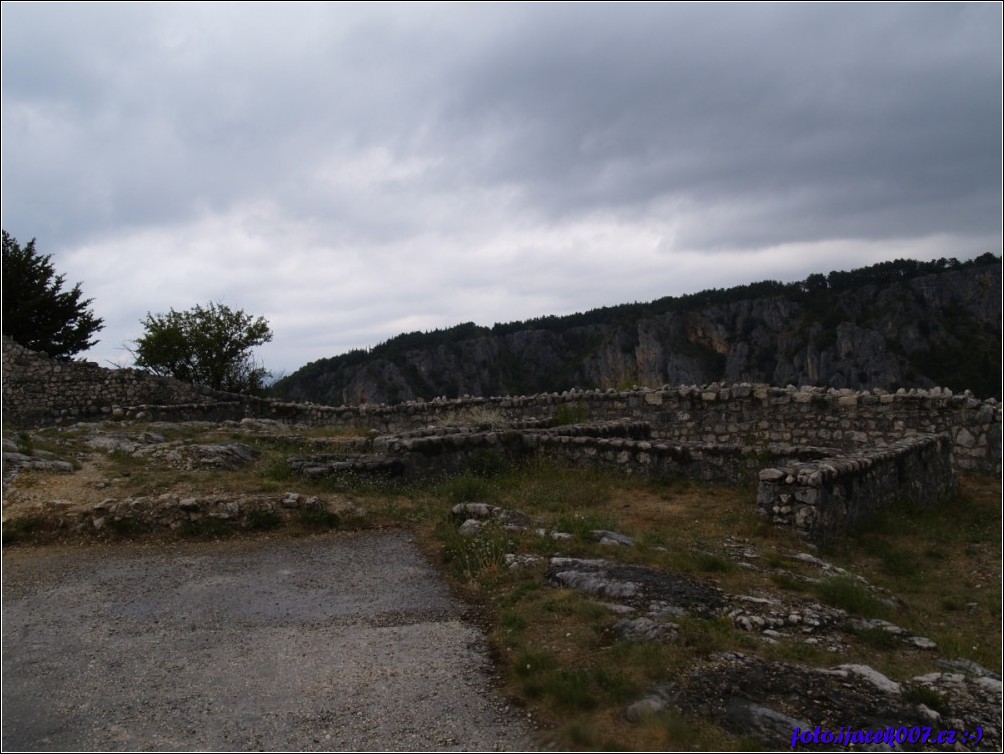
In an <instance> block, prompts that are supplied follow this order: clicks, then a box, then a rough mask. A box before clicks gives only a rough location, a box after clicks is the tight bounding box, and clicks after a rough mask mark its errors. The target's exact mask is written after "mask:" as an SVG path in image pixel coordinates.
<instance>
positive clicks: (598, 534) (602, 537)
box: [592, 529, 634, 546]
mask: <svg viewBox="0 0 1004 754" xmlns="http://www.w3.org/2000/svg"><path fill="white" fill-rule="evenodd" d="M592 535H593V539H594V540H596V541H597V542H599V543H600V544H601V545H627V546H634V539H632V538H631V537H629V536H627V535H626V534H618V533H617V532H615V531H606V530H605V529H597V530H595V531H593V532H592Z"/></svg>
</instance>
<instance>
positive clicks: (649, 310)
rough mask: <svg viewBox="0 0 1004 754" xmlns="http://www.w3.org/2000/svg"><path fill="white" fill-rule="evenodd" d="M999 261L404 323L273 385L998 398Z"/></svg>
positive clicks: (391, 390)
mask: <svg viewBox="0 0 1004 754" xmlns="http://www.w3.org/2000/svg"><path fill="white" fill-rule="evenodd" d="M1001 290H1002V280H1001V260H1000V258H999V257H994V256H992V255H989V254H985V255H983V256H982V257H980V258H978V259H977V260H973V261H971V262H966V263H958V262H955V261H954V260H952V261H946V260H939V261H938V262H927V263H922V262H913V261H909V260H898V261H896V262H888V263H883V264H880V265H875V266H874V267H869V268H865V269H863V270H856V271H852V272H833V273H830V274H829V275H828V276H824V275H812V276H810V277H809V278H807V279H806V280H805V281H803V282H801V283H792V284H781V283H774V282H765V283H757V284H754V285H749V286H742V287H739V288H733V289H728V290H724V291H704V292H702V293H698V294H693V295H691V296H683V297H671V298H665V299H661V300H659V301H655V302H652V303H649V304H629V305H624V306H620V307H613V308H607V309H598V310H594V311H590V312H586V313H584V314H576V315H571V316H567V317H545V318H541V319H539V320H533V321H530V322H517V323H511V324H506V325H496V326H495V327H493V328H486V327H478V326H476V325H474V324H471V323H467V324H464V325H459V326H457V327H455V328H451V329H449V330H446V331H436V332H433V333H410V334H406V335H401V336H398V337H397V338H393V339H391V340H390V341H388V342H387V343H384V344H382V345H380V346H378V347H376V348H374V349H373V350H372V351H370V352H362V351H355V352H351V353H349V354H344V355H342V356H336V357H334V358H330V359H322V360H320V361H317V362H313V363H312V364H308V365H307V366H305V367H303V368H301V369H300V370H298V371H297V372H295V373H294V374H292V375H290V376H288V377H286V378H285V379H283V380H281V381H280V382H279V383H277V384H276V386H275V388H274V394H275V395H276V396H277V397H280V398H284V399H288V400H296V401H313V402H317V403H327V404H333V405H339V404H343V403H349V404H355V403H361V402H370V403H396V402H399V401H404V400H414V399H416V398H425V399H431V398H433V397H436V396H448V397H457V396H461V395H465V394H469V395H480V396H487V395H505V394H526V393H535V392H543V391H561V390H565V389H568V388H571V387H578V388H610V387H626V386H630V385H639V386H659V385H663V384H705V383H709V382H713V381H722V380H724V381H727V382H767V383H771V384H775V385H785V384H789V383H790V384H794V385H823V386H830V387H848V388H856V389H861V388H874V387H881V388H886V389H895V388H898V387H932V386H934V385H941V386H945V387H949V388H952V389H953V390H956V391H961V390H964V389H970V390H972V391H973V392H974V393H975V394H976V395H978V396H980V397H991V396H996V397H998V398H999V397H1001Z"/></svg>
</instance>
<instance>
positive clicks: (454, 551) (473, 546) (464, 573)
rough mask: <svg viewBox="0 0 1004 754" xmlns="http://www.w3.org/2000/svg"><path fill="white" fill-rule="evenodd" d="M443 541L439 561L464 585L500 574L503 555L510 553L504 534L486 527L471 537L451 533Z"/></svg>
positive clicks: (510, 545)
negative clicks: (446, 564) (486, 576)
mask: <svg viewBox="0 0 1004 754" xmlns="http://www.w3.org/2000/svg"><path fill="white" fill-rule="evenodd" d="M450 528H451V529H452V527H450ZM444 539H445V541H444V543H443V560H444V561H445V562H447V563H448V564H449V565H450V567H451V569H452V570H453V573H454V574H455V575H456V576H458V577H459V578H463V579H466V580H468V581H471V580H473V579H476V578H477V577H479V576H481V575H482V574H485V573H492V574H495V573H498V572H500V571H501V570H502V569H503V568H504V567H505V555H506V553H507V552H511V551H512V549H513V543H512V542H511V541H510V540H509V535H508V533H507V532H505V531H503V530H502V529H500V528H498V527H497V526H492V525H490V524H489V525H487V526H484V527H483V528H482V529H481V531H479V532H478V533H477V534H475V535H473V536H464V535H461V534H460V533H458V532H457V531H456V530H455V529H454V530H453V531H452V533H449V534H447V535H446V536H445V538H444Z"/></svg>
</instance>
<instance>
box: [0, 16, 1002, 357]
mask: <svg viewBox="0 0 1004 754" xmlns="http://www.w3.org/2000/svg"><path fill="white" fill-rule="evenodd" d="M2 34H3V68H2V89H3V168H2V189H3V216H4V227H5V228H6V229H7V230H9V231H10V232H12V233H14V234H15V235H17V236H23V237H31V236H38V237H39V238H40V240H43V241H44V243H45V246H46V247H47V248H50V249H54V250H56V251H58V252H59V253H64V252H65V254H66V257H67V261H68V262H71V263H72V262H73V261H74V260H77V262H78V263H79V264H80V265H81V267H82V268H83V269H88V270H91V269H106V268H107V267H112V268H114V267H115V265H114V264H110V263H109V262H108V261H107V260H108V259H109V258H111V257H109V256H108V255H112V254H119V255H121V254H123V253H127V252H126V251H125V249H128V248H130V244H132V245H133V246H135V244H137V243H139V240H140V239H142V242H143V243H144V244H146V247H145V248H146V249H147V253H149V252H150V251H151V250H153V249H154V248H156V250H157V252H158V253H167V254H172V253H173V254H175V259H176V260H177V261H178V263H183V262H184V260H185V259H187V258H188V256H186V255H191V257H192V259H193V260H198V263H199V264H200V265H201V264H203V263H208V262H207V259H206V258H205V254H206V253H207V252H205V250H204V249H201V247H200V250H199V251H198V252H197V251H196V246H197V244H196V242H195V240H193V239H192V236H193V235H194V234H198V233H207V232H210V231H211V232H213V233H217V234H218V237H217V239H216V240H217V241H218V242H219V241H222V240H223V239H224V238H225V239H226V240H227V242H228V243H230V244H232V245H233V246H234V249H233V251H232V252H230V253H231V254H232V255H233V256H227V254H224V253H222V252H221V256H220V257H219V259H218V260H217V264H218V265H219V267H218V269H220V270H232V269H233V266H234V264H237V265H239V264H241V260H256V259H258V258H259V256H258V255H259V254H261V253H262V252H261V249H262V248H265V247H267V246H268V245H269V244H271V243H274V242H275V241H276V240H277V239H282V240H284V242H285V244H286V245H285V248H284V249H283V250H282V253H286V254H289V255H291V256H290V257H289V259H290V262H289V269H290V270H293V269H297V270H298V269H302V268H311V267H315V268H317V269H318V270H319V271H320V273H321V276H322V277H323V278H325V279H327V278H329V277H330V278H331V279H339V280H342V281H344V280H345V279H346V278H345V275H344V274H341V275H340V274H339V272H341V273H345V272H346V271H349V272H348V282H349V288H350V290H351V291H364V290H370V284H369V280H370V278H371V277H372V276H374V275H376V276H379V275H390V277H393V275H392V274H391V273H388V270H389V269H392V268H394V269H400V270H410V271H411V272H410V275H408V274H405V273H402V280H401V283H400V284H401V285H405V286H407V283H408V280H409V279H414V276H415V275H424V274H425V272H427V271H429V270H432V271H434V273H435V274H431V275H430V276H429V279H430V281H432V280H435V279H436V277H437V275H440V276H441V277H446V278H447V279H449V280H450V281H451V282H452V283H455V284H456V285H457V286H459V289H461V290H463V289H465V287H466V286H468V285H469V286H472V287H473V289H479V288H478V286H490V285H494V286H495V287H494V288H491V290H490V291H489V289H488V288H484V289H479V290H482V291H483V294H484V295H481V296H480V299H481V300H483V301H496V302H497V307H498V310H506V308H507V306H506V302H507V301H508V302H509V304H510V306H509V308H510V309H512V313H511V316H510V317H509V318H521V317H524V316H530V315H531V314H536V313H542V312H536V311H534V312H528V311H525V310H524V309H522V308H521V307H523V306H527V305H530V304H529V303H528V302H527V301H518V300H516V299H507V295H514V294H513V293H512V288H511V283H510V282H505V281H503V282H500V280H501V278H503V277H504V276H506V275H509V274H513V272H512V271H513V270H517V271H518V270H519V269H520V268H519V266H518V265H515V262H513V261H512V260H516V259H521V260H525V259H527V258H533V259H536V260H539V262H540V264H541V267H542V268H543V269H555V270H556V271H555V273H554V274H555V279H553V280H545V281H544V288H545V289H548V286H550V288H549V290H550V291H551V295H550V296H547V295H544V296H543V297H541V298H535V299H534V302H535V303H533V306H539V307H544V306H549V305H564V306H567V307H573V308H574V307H577V308H588V307H589V306H591V305H600V304H607V303H614V302H616V300H618V298H617V297H620V298H623V299H624V300H632V299H634V298H641V297H643V295H644V294H645V293H647V289H646V290H644V291H638V292H631V291H629V290H627V289H623V290H622V289H617V290H615V291H611V293H610V295H611V296H612V297H614V298H613V300H611V301H595V302H593V301H588V300H585V299H584V298H580V299H577V298H576V295H575V293H574V291H573V290H572V289H571V288H569V287H568V284H567V282H565V281H566V279H572V278H574V277H576V276H580V275H581V276H584V277H586V278H587V279H588V278H589V277H590V276H592V277H593V278H596V277H597V276H599V278H600V279H608V280H614V279H617V278H618V275H617V274H614V272H613V271H612V270H610V269H608V268H607V267H605V266H604V265H605V264H610V263H611V257H612V256H614V254H612V252H616V254H618V255H620V254H627V256H628V257H629V258H634V257H632V256H631V255H632V254H637V257H636V259H635V261H636V263H637V264H638V265H640V266H645V265H649V266H650V267H651V268H652V269H655V268H656V267H657V266H658V265H659V264H661V263H662V262H664V261H665V260H666V259H667V258H673V259H675V260H676V261H677V262H678V265H679V266H680V267H681V268H684V267H687V266H688V265H691V263H690V262H689V261H685V260H689V259H693V258H696V257H694V256H693V255H699V254H702V253H704V254H707V253H709V252H715V253H717V254H719V255H721V254H734V253H747V254H749V255H750V257H749V258H750V259H751V260H752V259H753V258H754V257H756V258H757V259H759V260H760V262H759V263H758V264H757V265H753V266H752V267H751V269H760V268H762V267H763V266H764V264H766V263H767V261H766V260H767V259H768V257H766V256H764V255H765V254H767V253H768V252H769V251H770V250H776V249H779V248H786V249H789V251H787V252H785V253H787V254H789V255H797V254H801V255H805V254H807V253H809V252H808V251H807V249H810V248H811V249H816V250H817V251H814V252H812V253H820V254H822V253H823V252H821V251H818V250H819V249H829V250H830V251H828V252H826V253H829V254H832V255H835V256H834V257H831V258H826V259H819V260H818V262H817V264H818V266H820V267H823V268H825V267H830V268H833V267H837V266H839V264H838V263H837V259H839V258H847V255H846V253H845V254H842V253H841V252H840V251H837V250H836V247H835V246H834V245H833V244H835V243H838V242H847V243H850V242H855V243H857V244H858V246H857V247H855V248H857V252H855V253H857V254H859V255H860V257H861V258H862V259H863V260H864V261H865V263H867V261H868V254H869V253H872V252H868V251H865V249H873V248H877V246H875V244H882V243H888V244H889V248H897V249H900V248H904V246H909V244H910V243H915V244H916V247H917V248H918V249H923V250H924V251H925V253H939V250H940V249H942V248H944V249H945V251H946V252H947V253H946V254H945V255H948V256H960V257H965V256H971V255H974V254H976V253H979V252H981V251H985V250H987V248H986V246H987V245H988V244H989V245H990V246H991V247H992V248H991V250H994V251H999V249H1000V237H1001V215H1000V197H1001V180H1000V165H1001V82H1002V76H1001V55H1002V45H1001V6H1000V4H997V3H975V4H924V5H921V4H874V5H873V4H864V5H857V4H853V5H852V4H840V5H836V4H804V5H788V4H779V5H774V4H765V5H751V4H739V5H719V4H715V5H698V4H638V5H633V4H614V5H607V4H582V5H577V4H540V5H538V4H528V5H522V4H521V5H515V4H504V5H450V4H447V5H421V6H417V7H413V4H402V5H392V4H387V5H374V4H362V5H349V4H306V5H291V4H281V5H264V4H259V3H253V4H246V5H245V4H197V5H189V4H185V5H181V6H180V7H175V6H174V5H172V4H166V5H146V4H127V5H123V4H112V5H91V4H33V3H31V4H29V3H4V4H3V24H2ZM934 238H938V239H942V240H941V241H939V242H938V243H934V242H933V241H931V239H934ZM570 239H575V244H576V245H574V246H570V245H569V243H570V241H569V240H570ZM603 239H606V240H603ZM627 244H640V246H638V247H637V249H636V250H631V251H626V250H625V245H627ZM939 244H940V245H939ZM798 245H801V246H799V247H798V248H797V249H796V248H795V246H798ZM642 247H644V248H645V249H647V250H646V251H644V252H643V251H642V250H641V249H642ZM172 249H174V251H172ZM135 253H142V252H141V251H140V250H138V249H137V251H136V252H135ZM276 253H279V252H276ZM770 253H773V254H777V253H779V252H776V251H773V252H770ZM209 255H210V256H211V257H213V256H214V255H213V254H212V253H210V254H209ZM297 255H304V256H303V259H305V260H308V261H299V260H300V257H299V256H297ZM688 255H690V256H688ZM757 255H760V256H757ZM416 257H421V258H422V260H423V263H422V264H418V263H416V262H415V261H414V260H415V258H416ZM223 259H225V260H226V262H223V261H220V260H223ZM737 259H738V258H737ZM771 259H773V260H774V262H773V263H775V264H779V266H780V267H781V268H783V269H780V270H778V271H776V272H775V271H773V270H771V269H766V270H763V272H762V274H759V275H756V277H779V276H781V274H782V273H785V274H788V273H792V274H793V273H794V271H795V270H801V269H803V268H808V269H812V267H813V264H812V263H811V260H810V261H806V260H801V261H798V262H796V261H794V260H793V259H792V258H787V257H778V256H774V257H771ZM855 259H858V257H855ZM569 260H576V263H577V264H580V265H581V270H579V271H578V272H577V273H576V275H570V274H567V273H566V274H565V275H562V274H561V273H560V272H558V271H557V270H559V269H561V268H562V267H563V266H564V265H566V264H567V263H568V261H569ZM604 260H607V261H606V262H605V261H604ZM831 260H832V261H831ZM614 261H616V260H614ZM873 261H879V260H878V259H877V258H876V259H874V260H873ZM118 263H119V265H120V266H131V265H123V260H121V258H119V259H118ZM245 263H247V262H245ZM192 264H195V262H194V261H193V262H192ZM751 264H752V263H751ZM514 265H515V266H514ZM691 266H692V267H695V268H696V266H695V265H691ZM735 269H738V267H735ZM212 274H213V273H212V272H211V270H210V269H209V268H207V269H206V270H205V275H207V276H209V277H210V278H212ZM289 274H290V275H292V274H293V273H292V272H290V273H289ZM677 277H678V276H677ZM483 278H485V279H483ZM291 279H292V278H291ZM493 279H494V283H492V280H493ZM692 280H693V284H694V285H695V286H696V285H698V284H701V283H703V282H704V279H703V278H701V279H698V278H696V277H695V278H692ZM650 282H651V285H652V286H653V287H654V288H658V286H659V285H662V286H663V287H662V289H661V290H662V292H663V293H667V292H681V291H668V290H665V289H666V287H667V286H668V283H666V282H663V283H660V282H659V279H658V278H656V279H653V280H651V281H650ZM737 282H738V281H737ZM389 284H390V283H388V285H389ZM430 284H431V282H430ZM625 285H627V283H625ZM674 285H684V286H685V281H683V282H681V281H679V280H678V279H674ZM507 286H509V287H508V288H507ZM191 287H192V288H193V289H194V290H193V291H192V292H191V293H192V295H193V296H194V295H198V294H202V295H213V294H214V293H215V295H217V296H219V295H221V294H220V292H221V291H222V292H223V293H227V294H232V295H233V296H235V297H237V296H244V295H247V292H248V291H251V290H253V289H254V287H255V283H254V282H247V283H246V285H245V284H240V283H238V284H233V285H230V284H229V283H227V284H223V283H222V282H220V283H218V284H217V285H216V286H215V287H214V286H212V285H209V284H208V283H205V281H202V280H200V281H198V285H196V284H193V285H192V286H191ZM581 287H586V288H589V287H590V286H588V285H585V286H581ZM231 289H232V290H231ZM685 289H686V288H684V290H685ZM506 291H509V294H507V293H506ZM352 295H354V294H352V293H349V294H347V296H346V297H347V298H351V297H352ZM294 298H295V297H294ZM392 298H393V299H394V300H395V301H397V302H398V303H400V304H401V307H402V312H397V311H394V312H391V311H387V312H386V313H385V314H384V315H382V316H383V317H384V319H385V321H386V322H387V323H400V322H402V321H405V320H407V321H415V322H421V323H425V322H439V321H440V320H441V319H442V318H446V320H447V323H448V321H449V319H450V318H451V317H452V318H455V320H454V321H461V320H464V319H470V318H476V317H474V316H473V315H477V314H481V315H482V317H483V318H484V317H491V316H495V315H494V314H493V313H490V312H488V311H485V312H477V311H476V312H472V313H471V314H472V316H465V312H464V311H463V310H462V309H461V308H459V307H457V308H453V309H450V308H449V307H446V306H445V305H444V306H443V308H437V307H438V306H439V302H437V303H436V304H435V305H434V304H433V302H431V301H430V300H428V297H427V298H426V299H424V300H423V299H421V298H420V297H419V296H418V294H417V293H415V292H414V291H408V290H403V291H399V292H395V293H394V294H393V295H392ZM434 298H435V297H434ZM461 298H462V297H461ZM119 303H120V305H121V307H123V309H124V308H125V307H127V303H126V301H125V300H123V301H122V302H119ZM193 303H194V302H193ZM262 303H265V301H264V299H263V300H262ZM153 305H154V306H156V305H157V304H153ZM178 305H179V306H181V305H186V303H179V304H178ZM269 305H270V306H275V307H279V308H283V307H284V306H286V305H282V304H277V303H271V302H270V303H269ZM289 306H292V304H289ZM331 306H335V305H334V304H331ZM283 310H284V311H285V309H283ZM409 311H410V312H412V314H410V315H409V314H407V312H409ZM143 313H144V312H139V315H142V314H143ZM123 316H125V315H124V314H123ZM286 316H288V317H289V319H290V321H293V320H297V321H299V320H301V319H303V317H302V316H298V315H294V314H292V313H289V314H287V315H286ZM331 316H332V317H341V318H343V319H344V318H345V317H346V316H347V315H346V314H345V312H343V311H340V310H337V309H332V310H331ZM374 316H377V315H374ZM136 318H138V317H137V316H134V317H133V319H136ZM501 318H505V317H501ZM310 326H312V325H310V323H309V322H308V324H307V325H305V327H310ZM391 326H392V325H391V324H387V325H386V327H391ZM393 334H394V332H387V333H386V335H388V336H389V335H393ZM304 337H305V336H304ZM335 345H342V344H341V343H339V344H333V347H335ZM323 355H330V354H327V353H318V354H315V355H314V357H317V356H323ZM290 366H291V367H294V368H295V366H297V364H295V363H294V364H291V365H290Z"/></svg>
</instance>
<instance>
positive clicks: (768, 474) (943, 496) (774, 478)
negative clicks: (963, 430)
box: [757, 435, 955, 542]
mask: <svg viewBox="0 0 1004 754" xmlns="http://www.w3.org/2000/svg"><path fill="white" fill-rule="evenodd" d="M759 477H760V485H759V488H758V490H757V513H758V514H759V515H761V516H763V517H764V518H768V519H770V520H771V521H773V522H774V523H775V524H780V525H783V526H790V527H792V528H794V529H795V530H796V531H798V532H799V533H800V534H801V535H803V536H804V537H806V538H807V539H810V540H813V541H817V542H823V541H828V540H831V539H834V538H836V537H839V536H840V535H842V534H844V533H845V532H846V531H847V530H848V529H850V528H853V527H854V526H855V525H857V524H859V523H861V522H862V521H865V520H866V519H868V518H869V517H870V516H872V515H873V514H874V513H876V512H877V511H879V510H880V509H882V508H885V507H887V506H889V505H890V504H891V503H894V502H896V501H897V500H900V499H909V500H911V501H912V502H913V503H914V504H916V505H920V506H925V505H932V504H934V503H937V502H940V501H943V500H947V499H948V498H949V497H951V495H952V493H953V492H954V491H955V477H954V475H953V474H952V461H951V443H950V442H949V439H948V436H947V435H937V436H934V437H932V436H926V437H915V438H911V439H908V440H903V441H900V442H898V443H893V444H892V445H882V446H875V447H871V448H867V449H865V450H862V451H859V452H857V453H855V454H854V455H840V456H833V457H829V458H823V459H820V460H816V461H810V462H806V463H796V464H790V465H778V466H777V467H772V468H766V469H763V470H762V471H760V474H759Z"/></svg>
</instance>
